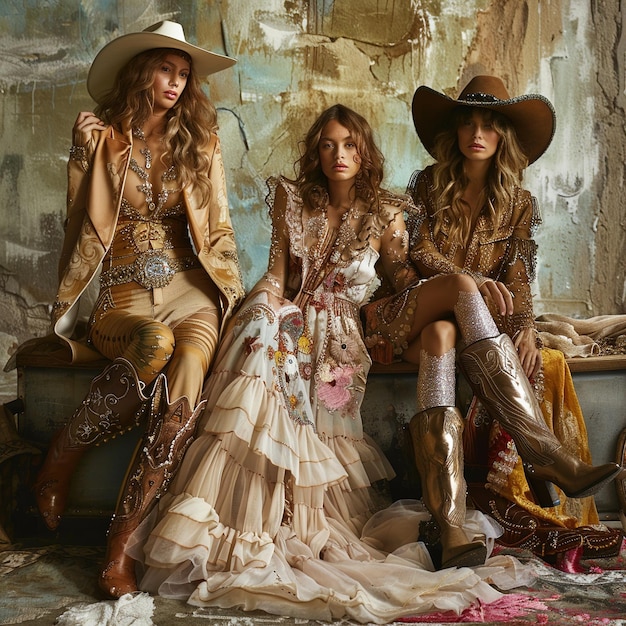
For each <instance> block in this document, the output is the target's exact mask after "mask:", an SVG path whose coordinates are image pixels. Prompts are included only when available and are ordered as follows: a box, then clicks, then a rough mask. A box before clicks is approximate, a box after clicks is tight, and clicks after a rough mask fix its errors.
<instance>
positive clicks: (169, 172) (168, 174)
mask: <svg viewBox="0 0 626 626" xmlns="http://www.w3.org/2000/svg"><path fill="white" fill-rule="evenodd" d="M133 137H136V138H137V139H140V140H141V141H143V142H144V144H145V148H142V149H141V150H139V154H141V155H142V156H143V158H144V159H145V163H144V167H141V165H139V163H137V161H136V160H135V159H134V158H133V157H131V159H130V169H131V170H132V171H133V172H135V174H137V176H139V179H140V180H141V181H142V183H141V185H137V191H140V192H141V193H143V194H144V195H145V196H146V204H147V205H148V210H149V211H150V212H151V213H153V212H154V211H155V210H156V211H160V210H161V209H162V208H163V206H164V205H165V203H166V202H167V199H168V197H169V195H170V194H171V193H176V192H178V191H180V188H179V189H168V188H167V187H166V186H165V183H166V182H171V181H175V180H176V178H177V176H176V171H175V169H174V166H173V165H170V166H169V167H168V168H167V169H166V170H165V171H164V172H163V174H161V191H159V193H158V195H157V202H156V203H155V202H154V195H153V190H152V183H151V182H150V174H149V170H150V169H151V168H152V152H150V148H149V147H148V142H147V141H146V136H145V135H144V133H143V130H142V129H141V128H133Z"/></svg>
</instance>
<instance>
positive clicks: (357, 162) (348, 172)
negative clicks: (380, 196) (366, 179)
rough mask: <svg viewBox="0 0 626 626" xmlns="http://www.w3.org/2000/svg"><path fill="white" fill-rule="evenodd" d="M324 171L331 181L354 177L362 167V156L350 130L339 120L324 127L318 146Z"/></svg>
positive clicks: (332, 121)
mask: <svg viewBox="0 0 626 626" xmlns="http://www.w3.org/2000/svg"><path fill="white" fill-rule="evenodd" d="M317 150H318V154H319V158H320V165H321V167H322V172H324V175H325V176H326V178H327V179H328V180H329V181H346V180H351V179H352V178H354V177H355V176H356V175H357V174H358V173H359V170H360V169H361V157H360V156H359V153H358V151H357V147H356V143H355V142H354V139H353V138H352V136H351V134H350V131H349V130H348V129H347V128H346V127H345V126H342V125H341V124H340V123H339V122H338V121H337V120H330V122H328V123H327V124H326V126H324V128H323V129H322V134H321V136H320V141H319V144H318V146H317Z"/></svg>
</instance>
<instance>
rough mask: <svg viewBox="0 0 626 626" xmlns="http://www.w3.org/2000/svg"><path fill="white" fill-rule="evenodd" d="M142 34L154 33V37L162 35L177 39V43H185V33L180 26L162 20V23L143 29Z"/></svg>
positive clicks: (176, 23)
mask: <svg viewBox="0 0 626 626" xmlns="http://www.w3.org/2000/svg"><path fill="white" fill-rule="evenodd" d="M143 32H144V33H154V34H155V35H164V36H165V37H171V38H172V39H178V41H184V42H185V43H186V42H187V40H186V39H185V31H184V30H183V27H182V25H181V24H179V23H178V22H170V21H169V20H163V21H162V22H157V23H156V24H152V26H148V28H144V29H143Z"/></svg>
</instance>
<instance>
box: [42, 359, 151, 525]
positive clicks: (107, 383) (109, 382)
mask: <svg viewBox="0 0 626 626" xmlns="http://www.w3.org/2000/svg"><path fill="white" fill-rule="evenodd" d="M143 387H144V384H143V383H142V382H141V381H140V380H139V379H138V378H137V373H136V371H135V368H134V367H133V366H132V365H131V364H130V363H129V362H128V361H127V360H126V359H123V358H119V359H116V360H115V361H113V362H112V363H111V364H110V365H108V366H107V367H106V368H105V369H104V371H103V372H102V373H101V374H99V375H98V376H96V377H95V378H94V379H93V381H92V382H91V386H90V388H89V392H88V393H87V395H86V396H85V399H84V400H83V402H82V404H81V405H80V407H79V408H78V409H77V410H76V412H75V413H74V415H73V416H72V417H71V418H70V420H69V421H68V422H67V424H66V425H65V426H64V427H63V428H61V429H60V430H59V431H57V432H56V433H55V435H54V436H53V438H52V440H51V442H50V446H49V447H48V453H47V455H46V459H45V461H44V463H43V466H42V467H41V469H40V470H39V474H38V476H37V479H36V481H35V487H34V490H35V498H36V500H37V507H38V508H39V512H40V513H41V515H42V517H43V520H44V522H45V524H46V526H47V527H48V528H49V529H50V530H56V529H57V527H58V526H59V523H60V522H61V515H62V514H63V511H64V510H65V505H66V503H67V495H68V492H69V488H70V480H71V478H72V474H73V473H74V470H75V469H76V465H77V464H78V462H79V461H80V459H81V458H82V456H83V454H84V453H85V452H86V451H87V450H88V449H89V448H90V447H91V446H93V445H94V444H95V445H98V444H100V443H102V442H103V441H106V440H107V439H108V438H109V437H115V436H116V435H118V434H121V433H123V432H125V431H126V430H130V429H131V428H132V427H133V426H134V425H136V424H138V423H139V421H140V420H141V419H142V415H143V410H144V404H145V403H146V401H147V399H148V398H147V397H146V396H145V395H144V394H143Z"/></svg>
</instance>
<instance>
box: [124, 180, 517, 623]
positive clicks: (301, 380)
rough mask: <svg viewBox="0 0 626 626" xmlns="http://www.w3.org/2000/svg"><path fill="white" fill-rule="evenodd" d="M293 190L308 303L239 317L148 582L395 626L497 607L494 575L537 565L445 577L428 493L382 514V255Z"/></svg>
mask: <svg viewBox="0 0 626 626" xmlns="http://www.w3.org/2000/svg"><path fill="white" fill-rule="evenodd" d="M279 184H282V185H283V187H284V189H286V191H287V195H288V202H287V207H286V211H285V215H281V216H278V217H277V216H276V215H274V216H273V217H274V224H275V225H276V223H277V221H280V223H281V224H284V225H286V226H285V227H286V228H287V229H288V231H289V248H290V250H289V253H290V256H291V257H293V259H295V260H296V261H297V262H298V263H299V264H300V268H301V269H300V272H301V275H302V281H301V285H300V287H299V293H298V295H297V296H296V297H295V298H294V301H296V302H298V303H299V304H300V306H296V305H295V304H292V303H290V302H289V301H287V302H286V304H285V306H283V307H282V308H281V309H280V310H278V311H276V310H274V309H273V308H272V307H271V306H269V305H268V300H267V294H266V293H265V292H263V291H262V292H258V293H256V294H255V295H253V296H252V297H251V298H249V299H248V301H247V302H246V303H245V304H244V306H243V307H242V309H240V311H239V313H238V314H237V316H236V319H235V321H234V324H233V325H232V327H231V330H230V331H229V332H228V333H227V335H226V337H225V340H224V341H223V343H222V346H221V348H220V352H219V354H218V356H217V358H216V362H215V366H214V368H213V373H212V375H211V377H210V379H209V383H208V386H207V389H206V394H205V397H207V400H208V402H207V407H208V409H207V410H206V411H205V413H204V416H203V420H202V423H200V424H199V426H198V434H197V438H196V440H195V441H194V443H193V444H192V446H191V447H190V449H189V450H188V452H187V454H186V456H185V459H184V461H183V464H182V466H181V468H180V470H179V472H178V474H177V477H176V479H175V480H174V481H173V483H172V485H171V487H170V489H169V491H168V493H167V494H166V495H165V496H164V497H163V499H162V500H161V503H160V506H159V509H158V511H155V512H154V514H153V515H152V517H151V518H149V519H148V520H146V522H145V523H144V524H143V525H142V527H141V528H140V530H139V531H138V533H136V535H135V540H136V541H137V544H136V545H135V546H134V547H133V548H132V549H131V551H130V552H131V554H132V555H133V556H134V557H135V558H137V559H138V560H140V561H143V565H144V568H145V572H144V574H143V576H142V577H141V579H140V588H141V589H142V590H144V591H149V592H151V593H158V594H159V595H162V596H165V597H171V598H179V599H185V600H187V601H188V602H189V603H191V604H194V605H200V606H201V605H210V606H216V607H222V608H232V607H237V608H242V609H245V610H254V609H262V610H265V611H267V612H269V613H274V614H278V615H290V616H294V617H303V618H309V619H322V620H329V619H332V618H339V617H349V618H352V619H355V620H358V621H361V622H376V623H384V622H388V621H391V620H393V619H395V618H398V617H401V616H406V615H414V614H418V613H424V612H426V611H435V610H436V611H441V610H453V611H456V612H461V611H462V610H463V609H464V608H466V607H468V606H469V605H470V604H472V603H473V602H475V601H476V600H478V599H480V600H481V601H482V602H490V601H492V600H495V599H497V598H498V597H499V593H498V592H497V591H496V590H495V589H494V588H493V587H492V586H491V585H490V584H488V581H490V580H492V579H497V581H498V585H499V586H501V587H503V588H507V587H512V586H515V585H516V584H519V583H528V582H529V579H528V577H527V575H526V571H525V570H524V568H523V567H522V566H521V565H520V564H519V563H518V562H516V561H514V560H513V559H511V558H504V557H500V558H498V559H491V560H490V564H489V565H490V566H489V567H487V566H486V567H484V568H477V569H475V570H471V569H468V568H463V569H450V570H445V571H441V572H434V571H432V570H433V568H432V563H431V560H430V557H429V555H428V552H427V550H426V549H425V547H424V546H423V544H421V543H418V542H417V541H416V539H417V534H418V525H419V521H420V520H422V519H428V518H429V517H430V516H429V515H428V514H427V512H425V510H424V509H423V507H422V505H421V504H420V503H419V502H417V501H404V502H400V503H395V504H394V505H393V506H391V507H390V508H387V509H384V510H382V511H379V512H377V513H375V514H374V512H373V511H374V505H373V503H372V498H371V494H372V490H371V488H370V485H371V483H372V482H373V481H375V480H379V479H383V478H389V477H391V476H392V471H391V468H390V465H389V463H388V462H387V460H386V459H385V458H384V456H383V455H382V453H381V452H380V451H379V449H378V447H377V446H376V444H375V443H374V442H373V441H372V440H371V439H370V438H369V437H368V436H367V435H366V434H364V433H363V430H362V423H361V418H360V412H359V409H360V405H361V401H362V398H363V393H364V389H365V378H366V376H367V371H368V370H369V366H370V359H369V356H368V354H367V351H366V349H365V346H364V344H363V341H362V333H361V325H360V321H359V317H358V315H359V307H360V306H361V305H362V304H363V303H364V302H366V301H367V299H368V298H369V297H370V294H371V293H372V291H373V288H374V287H375V281H376V271H375V267H374V266H375V263H376V261H377V259H378V253H377V252H376V251H375V250H373V249H372V248H371V247H370V246H369V245H366V246H360V245H358V241H359V240H360V241H363V238H358V239H357V241H356V242H355V241H352V242H348V243H347V245H346V241H345V238H342V237H341V236H340V235H338V234H337V233H336V232H333V231H331V230H330V229H328V228H322V230H319V224H311V223H309V224H307V223H303V219H302V207H301V201H300V199H299V197H298V196H297V194H296V192H295V189H294V188H293V187H291V186H290V185H289V184H288V183H286V182H285V181H282V180H281V181H280V182H279ZM399 210H402V201H401V200H399V199H398V198H395V197H394V196H391V195H390V196H389V197H388V198H386V201H385V203H384V204H383V206H382V207H381V212H380V213H379V214H377V215H371V214H370V215H368V216H366V219H365V220H364V223H363V229H362V233H363V232H365V231H366V230H367V229H369V230H367V232H372V231H373V230H374V231H375V230H376V228H379V229H380V228H383V229H384V228H386V227H387V225H388V224H389V223H390V222H391V219H392V217H393V215H394V214H395V213H397V211H399ZM311 221H312V220H309V222H311ZM313 226H315V229H312V227H313ZM313 230H315V232H319V233H320V236H319V238H318V239H316V238H315V237H313V238H311V236H310V235H311V233H312V232H313ZM311 242H313V243H311ZM312 245H315V246H317V247H316V249H315V251H314V252H315V255H311V254H309V252H311V249H310V248H311V246H312ZM334 248H336V250H334ZM350 248H351V249H350ZM333 252H336V253H335V254H333ZM320 254H323V255H324V256H325V258H326V259H327V261H328V262H327V263H326V264H325V265H324V266H323V267H321V268H320V267H315V265H314V263H313V262H312V261H311V259H314V258H319V256H320ZM303 313H304V315H303ZM467 526H468V532H470V534H483V535H485V536H486V537H487V538H488V543H489V545H493V538H494V537H495V536H496V535H497V534H499V531H498V529H496V528H494V526H493V524H492V523H491V522H489V519H488V518H487V517H485V516H483V515H482V514H480V513H475V512H472V514H471V516H470V517H469V518H468V522H467ZM148 533H149V534H148ZM146 535H147V537H146Z"/></svg>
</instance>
